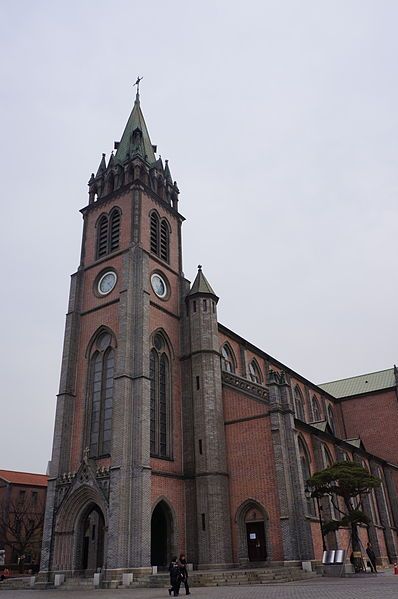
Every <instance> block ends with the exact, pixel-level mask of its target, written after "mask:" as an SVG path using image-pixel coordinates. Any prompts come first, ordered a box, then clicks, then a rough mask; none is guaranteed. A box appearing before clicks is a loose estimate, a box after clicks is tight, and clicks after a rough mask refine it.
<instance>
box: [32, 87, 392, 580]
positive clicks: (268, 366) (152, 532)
mask: <svg viewBox="0 0 398 599" xmlns="http://www.w3.org/2000/svg"><path fill="white" fill-rule="evenodd" d="M115 150H116V153H115V154H113V153H112V154H111V156H110V158H109V161H108V162H106V160H105V155H103V157H102V160H101V162H100V165H99V168H98V171H97V173H96V174H95V175H94V174H93V175H92V176H91V178H90V181H89V202H88V205H87V206H86V207H84V208H83V209H82V211H81V212H82V215H83V222H84V227H83V239H82V251H81V261H80V265H79V268H78V270H77V272H76V273H75V274H74V275H72V279H71V291H70V299H69V307H68V313H67V317H66V330H65V341H64V351H63V359H62V371H61V382H60V390H59V395H58V401H57V411H56V421H55V432H54V445H53V454H52V459H51V464H50V477H49V486H48V497H47V509H46V523H45V532H44V540H43V551H42V562H41V569H42V572H43V573H49V574H51V573H53V572H54V571H75V572H76V571H80V570H84V571H87V570H95V569H96V568H98V567H102V568H104V569H106V570H107V572H109V573H111V572H115V573H120V572H121V571H123V570H124V571H126V570H131V569H145V568H148V567H149V566H151V565H159V566H162V565H165V564H166V563H167V562H168V561H169V559H170V557H171V555H172V554H178V553H179V551H185V552H186V553H187V555H188V559H189V560H190V561H192V562H194V563H195V564H196V565H197V566H198V567H208V566H216V565H238V564H244V563H247V562H248V561H253V562H276V561H289V560H310V559H319V558H320V556H321V550H322V539H321V535H320V531H319V522H318V516H317V513H316V510H315V506H314V505H313V503H312V501H310V500H307V499H306V497H305V493H304V487H305V480H306V479H307V478H308V476H309V474H310V473H311V472H314V471H316V470H319V469H321V468H323V467H325V466H326V465H327V464H329V463H332V462H334V461H336V460H342V459H356V460H360V461H361V462H363V464H364V465H366V467H367V468H370V469H371V470H372V472H376V473H378V474H380V475H381V476H382V478H383V487H381V488H380V489H378V490H377V491H376V493H373V494H372V495H371V496H370V497H369V498H367V499H366V501H365V504H366V509H367V511H368V512H369V514H370V515H371V516H372V519H373V524H372V525H371V526H370V527H369V530H367V529H362V530H361V535H362V537H363V541H366V540H367V539H368V538H370V539H371V541H372V543H373V545H374V547H375V550H376V553H377V555H378V556H379V558H380V559H384V560H388V559H389V560H392V559H395V558H396V556H397V553H398V551H397V547H398V542H397V533H396V528H395V526H396V525H397V524H398V504H397V499H396V497H397V484H398V476H397V475H398V467H397V466H396V465H395V462H397V461H398V460H395V459H393V456H392V455H390V453H389V451H388V443H386V444H385V445H383V444H379V445H377V443H376V439H374V437H375V436H374V435H373V437H372V435H371V421H372V419H371V418H370V417H369V418H368V420H367V421H366V423H365V420H363V419H361V418H362V416H361V418H359V419H358V420H356V418H355V413H356V412H358V413H362V410H361V402H359V405H358V406H357V407H356V408H355V407H354V409H353V410H350V409H349V406H350V405H351V404H350V402H349V401H347V402H345V401H343V400H342V398H341V397H339V396H334V395H333V393H332V391H330V392H328V390H327V388H326V386H324V387H323V388H322V387H319V386H317V385H316V384H314V383H312V382H310V381H308V380H306V379H305V378H304V377H302V376H301V375H299V374H298V373H296V372H294V371H292V370H291V369H290V368H289V367H287V366H286V365H284V364H282V363H280V362H278V361H277V360H275V359H274V358H272V357H271V356H270V355H268V354H266V353H265V352H263V351H262V350H260V349H259V348H257V347H255V346H254V345H252V344H250V343H249V342H248V341H246V340H245V339H242V338H241V337H239V336H238V335H237V334H236V333H234V332H233V331H231V330H229V329H227V328H226V327H224V326H222V325H221V324H220V323H219V322H218V319H217V303H218V299H219V298H218V297H217V295H216V294H215V292H214V291H213V289H212V287H211V286H210V284H209V282H208V281H207V280H206V277H205V275H204V274H203V272H202V268H201V267H199V269H198V273H197V275H196V278H195V280H194V283H193V284H192V285H190V283H189V281H188V280H187V279H186V278H185V276H184V274H183V270H182V244H181V226H182V223H183V221H184V218H183V216H182V215H181V213H180V212H179V200H178V197H179V190H178V187H177V184H176V182H175V181H174V180H173V179H172V176H171V173H170V168H169V165H168V163H167V161H166V162H165V163H163V162H162V160H161V158H156V156H155V152H156V147H155V146H153V145H152V143H151V141H150V138H149V134H148V130H147V128H146V125H145V121H144V118H143V115H142V111H141V107H140V101H139V97H138V94H137V98H136V101H135V104H134V108H133V110H132V113H131V115H130V117H129V120H128V122H127V125H126V128H125V131H124V133H123V135H122V138H121V140H120V142H118V143H116V144H115ZM390 391H391V393H392V395H391V397H389V398H388V399H386V403H383V407H382V409H384V406H387V405H388V408H387V407H386V409H391V410H393V411H394V418H396V417H397V414H398V411H397V401H396V392H397V386H396V384H394V386H393V387H392V389H390V390H389V392H390ZM378 392H379V391H378V390H375V391H374V396H376V395H377V393H378ZM384 393H385V391H384V390H383V391H382V394H384ZM394 393H395V396H394ZM394 397H395V403H394V401H393V399H394ZM354 401H357V399H355V400H354ZM361 401H362V400H361ZM365 401H366V399H365ZM372 405H373V404H372ZM372 409H375V410H376V413H377V409H378V406H377V405H373V408H372ZM383 418H385V417H384V416H383ZM365 424H366V426H365ZM357 425H358V426H357ZM362 425H363V426H364V427H365V428H364V432H363V434H362ZM348 431H349V432H348ZM362 437H363V438H362ZM394 442H395V441H394ZM368 443H369V447H368ZM391 443H393V441H391ZM370 450H371V452H369V451H370ZM331 509H332V508H331V507H330V505H329V504H328V505H325V506H324V510H325V515H326V516H327V515H328V511H329V512H330V510H331ZM347 538H348V533H347V531H340V532H339V533H338V534H337V535H330V536H329V538H328V539H327V542H328V544H329V545H330V546H334V545H336V543H339V544H340V545H346V544H347Z"/></svg>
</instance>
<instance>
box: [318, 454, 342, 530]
mask: <svg viewBox="0 0 398 599" xmlns="http://www.w3.org/2000/svg"><path fill="white" fill-rule="evenodd" d="M322 457H323V467H324V468H329V467H330V466H332V465H333V464H334V463H335V460H333V458H332V455H331V453H330V451H329V449H328V448H327V447H326V445H324V444H323V445H322ZM338 505H339V499H338V497H337V495H333V496H329V509H330V517H331V518H332V520H338V519H339V517H340V516H339V511H338Z"/></svg>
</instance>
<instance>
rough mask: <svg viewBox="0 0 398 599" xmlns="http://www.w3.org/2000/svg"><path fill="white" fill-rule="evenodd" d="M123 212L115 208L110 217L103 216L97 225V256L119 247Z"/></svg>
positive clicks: (104, 254)
mask: <svg viewBox="0 0 398 599" xmlns="http://www.w3.org/2000/svg"><path fill="white" fill-rule="evenodd" d="M120 221H121V212H120V210H119V208H114V209H113V210H112V211H111V213H110V215H109V217H108V216H107V215H106V214H104V215H103V216H101V218H100V220H99V222H98V225H97V258H101V257H102V256H106V255H107V254H110V253H111V252H114V251H115V250H117V249H119V243H120V239H119V238H120Z"/></svg>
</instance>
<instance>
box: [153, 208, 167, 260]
mask: <svg viewBox="0 0 398 599" xmlns="http://www.w3.org/2000/svg"><path fill="white" fill-rule="evenodd" d="M150 248H151V252H152V253H153V254H156V256H159V258H161V259H162V260H164V261H165V262H169V261H170V227H169V223H168V222H167V220H166V219H165V218H164V219H162V220H161V219H160V218H159V216H158V214H157V213H156V212H155V211H153V212H151V217H150Z"/></svg>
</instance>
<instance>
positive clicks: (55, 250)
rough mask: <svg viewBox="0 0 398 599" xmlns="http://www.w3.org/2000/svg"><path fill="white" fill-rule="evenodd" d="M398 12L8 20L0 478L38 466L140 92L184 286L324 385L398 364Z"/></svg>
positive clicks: (148, 13) (9, 6) (16, 8)
mask: <svg viewBox="0 0 398 599" xmlns="http://www.w3.org/2000/svg"><path fill="white" fill-rule="evenodd" d="M397 22H398V3H397V2H395V1H391V2H388V1H383V0H374V1H373V2H369V1H366V0H358V1H351V0H341V1H339V0H334V1H321V0H313V1H305V0H296V1H293V0H291V1H287V0H286V1H283V0H277V1H274V2H273V1H268V0H259V1H254V0H247V1H246V2H235V1H232V0H228V1H227V0H223V1H215V0H212V1H208V0H201V1H200V2H190V1H187V0H181V1H177V0H176V1H173V0H169V1H168V2H164V1H162V2H161V1H154V2H151V3H145V2H141V1H140V2H138V1H135V0H129V1H122V0H112V2H110V1H109V0H107V1H106V2H105V1H104V2H103V1H99V0H95V1H94V0H91V1H90V0H87V1H85V2H82V1H71V0H69V1H68V2H51V1H49V0H48V1H46V2H41V1H39V0H35V2H32V1H25V2H23V1H18V0H15V1H14V2H12V3H11V2H8V1H6V0H1V2H0V39H1V42H0V51H1V92H0V94H1V100H0V102H1V104H0V119H1V122H0V127H1V132H2V136H1V138H2V143H1V147H0V152H1V156H0V169H1V205H2V234H1V245H2V255H3V263H2V273H1V275H2V276H1V280H2V281H3V283H2V293H1V316H2V343H1V351H2V357H1V383H2V384H1V413H0V414H1V415H0V424H1V428H0V468H9V469H18V470H31V471H36V472H43V471H45V469H46V465H47V460H48V459H49V458H50V452H51V443H52V432H53V421H54V411H55V402H56V393H57V391H58V381H59V369H60V359H61V351H62V341H63V329H64V321H65V312H66V308H67V300H68V292H69V276H70V274H72V273H73V272H74V271H75V270H76V268H77V266H78V262H79V251H80V239H81V231H82V220H81V215H80V213H79V209H80V208H82V207H83V206H85V204H86V203H87V181H88V179H89V176H90V173H91V172H92V171H95V170H96V168H97V167H98V163H99V161H100V157H101V153H102V152H106V153H107V155H109V152H110V151H111V150H112V148H113V142H114V140H117V139H119V138H120V136H121V133H122V131H123V128H124V126H125V123H126V121H127V118H128V116H129V113H130V111H131V108H132V105H133V101H134V89H133V87H132V83H134V81H135V79H136V77H137V75H138V74H140V75H143V77H144V79H143V81H142V84H141V105H142V109H143V112H144V115H145V119H146V123H147V126H148V129H149V132H150V135H151V139H152V143H154V144H157V145H158V150H159V153H160V154H161V155H162V158H163V159H165V158H168V159H169V161H170V167H171V172H172V175H173V178H174V179H176V180H177V182H178V185H179V187H180V190H181V195H180V210H181V212H182V214H183V215H184V216H185V217H186V219H187V220H186V222H185V224H184V228H183V243H184V272H185V274H186V276H187V277H188V278H189V279H191V280H193V278H194V276H195V274H196V266H197V264H198V263H201V264H203V269H204V273H205V274H206V276H207V278H208V279H209V281H210V283H211V285H212V286H213V288H214V289H215V291H216V293H217V294H218V295H219V296H220V302H219V319H220V321H221V322H222V323H223V324H224V325H226V326H228V327H229V328H232V329H233V330H234V331H236V332H237V333H239V334H240V335H241V336H243V337H245V338H247V339H248V340H250V341H252V342H253V343H254V344H256V345H258V346H259V347H260V348H262V349H264V350H265V351H266V352H268V353H270V354H271V355H273V356H274V357H276V358H277V359H279V360H281V361H282V362H284V363H285V364H287V365H289V366H290V367H291V368H293V369H295V370H297V371H298V372H300V373H301V374H303V375H304V376H306V377H307V378H309V379H311V380H313V381H314V382H317V383H320V382H324V381H328V380H333V379H336V378H344V377H347V376H353V375H356V374H362V373H365V372H371V371H376V370H381V369H384V368H389V367H392V365H393V364H394V362H395V361H398V356H397V347H396V338H397V324H398V323H397V320H398V316H397V315H398V310H397V305H396V304H397V272H396V256H397V228H398V218H397V217H398V209H397V198H398V151H397V150H398V117H397V114H398V111H397V106H398V78H397V56H398V36H397Z"/></svg>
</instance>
